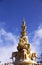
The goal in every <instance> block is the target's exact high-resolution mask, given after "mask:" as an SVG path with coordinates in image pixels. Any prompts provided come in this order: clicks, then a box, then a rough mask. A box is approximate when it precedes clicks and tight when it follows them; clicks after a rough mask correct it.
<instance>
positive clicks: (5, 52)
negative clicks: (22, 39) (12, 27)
mask: <svg viewBox="0 0 42 65" xmlns="http://www.w3.org/2000/svg"><path fill="white" fill-rule="evenodd" d="M17 44H18V38H17V36H16V35H14V34H12V33H11V32H6V31H5V30H4V29H0V61H2V63H3V62H8V61H10V57H11V54H12V52H13V51H16V50H17V49H16V46H17Z"/></svg>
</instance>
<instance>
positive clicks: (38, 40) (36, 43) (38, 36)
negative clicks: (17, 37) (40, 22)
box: [31, 26, 42, 54]
mask: <svg viewBox="0 0 42 65" xmlns="http://www.w3.org/2000/svg"><path fill="white" fill-rule="evenodd" d="M31 45H32V51H33V52H34V51H35V52H37V53H38V54H40V53H41V52H42V51H41V50H42V27H41V26H39V27H38V29H37V30H35V31H34V36H33V38H32V42H31Z"/></svg>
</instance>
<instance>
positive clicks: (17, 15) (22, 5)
mask: <svg viewBox="0 0 42 65" xmlns="http://www.w3.org/2000/svg"><path fill="white" fill-rule="evenodd" d="M23 19H24V20H25V21H26V25H27V32H28V34H27V36H28V37H29V42H30V44H31V46H32V51H36V52H37V53H38V54H39V53H41V51H42V50H41V49H42V0H0V52H1V53H0V57H1V58H0V60H1V61H2V62H5V61H7V60H8V59H9V57H10V56H11V53H12V51H15V50H16V46H17V44H18V39H19V35H20V32H21V24H22V20H23ZM7 48H8V49H7ZM14 48H15V49H14ZM6 50H7V51H6ZM4 60H5V61H4ZM7 62H8V61H7Z"/></svg>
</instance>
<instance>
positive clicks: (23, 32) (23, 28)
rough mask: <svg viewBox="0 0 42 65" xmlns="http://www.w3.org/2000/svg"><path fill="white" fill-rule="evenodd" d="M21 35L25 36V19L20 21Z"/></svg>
mask: <svg viewBox="0 0 42 65" xmlns="http://www.w3.org/2000/svg"><path fill="white" fill-rule="evenodd" d="M21 34H22V36H26V34H27V33H26V23H25V21H24V20H23V22H22V32H21Z"/></svg>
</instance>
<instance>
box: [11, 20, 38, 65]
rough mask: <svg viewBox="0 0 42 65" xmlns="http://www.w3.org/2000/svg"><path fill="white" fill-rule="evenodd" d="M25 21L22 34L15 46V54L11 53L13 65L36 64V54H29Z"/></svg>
mask: <svg viewBox="0 0 42 65" xmlns="http://www.w3.org/2000/svg"><path fill="white" fill-rule="evenodd" d="M26 35H27V33H26V24H25V21H23V23H22V32H21V36H20V39H19V43H18V46H17V50H18V51H17V52H13V53H12V59H13V57H15V61H14V65H30V64H31V65H33V64H36V62H35V59H36V58H37V57H36V53H31V47H30V44H29V42H28V38H27V36H26Z"/></svg>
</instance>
